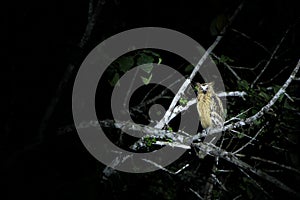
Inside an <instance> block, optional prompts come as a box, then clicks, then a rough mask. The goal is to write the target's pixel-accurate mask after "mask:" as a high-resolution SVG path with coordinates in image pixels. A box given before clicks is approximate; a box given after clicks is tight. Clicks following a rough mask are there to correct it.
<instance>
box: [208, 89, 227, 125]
mask: <svg viewBox="0 0 300 200" xmlns="http://www.w3.org/2000/svg"><path fill="white" fill-rule="evenodd" d="M210 105H211V112H210V116H211V120H212V125H213V127H223V124H224V121H225V118H224V109H223V105H222V101H221V100H220V98H219V97H218V96H217V95H212V99H211V104H210Z"/></svg>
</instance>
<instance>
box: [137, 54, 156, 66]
mask: <svg viewBox="0 0 300 200" xmlns="http://www.w3.org/2000/svg"><path fill="white" fill-rule="evenodd" d="M153 61H154V58H153V57H152V56H149V55H147V54H144V53H141V54H140V56H139V57H138V59H137V63H136V64H137V65H142V64H145V63H153Z"/></svg>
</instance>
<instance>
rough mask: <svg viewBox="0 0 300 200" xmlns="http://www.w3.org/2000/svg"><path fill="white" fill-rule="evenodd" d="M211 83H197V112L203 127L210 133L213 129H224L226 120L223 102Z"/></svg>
mask: <svg viewBox="0 0 300 200" xmlns="http://www.w3.org/2000/svg"><path fill="white" fill-rule="evenodd" d="M213 85H214V84H213V82H211V83H203V84H200V83H197V86H198V97H197V110H198V113H199V117H200V122H201V126H202V128H203V129H205V130H206V131H207V133H209V131H210V130H211V129H214V128H222V127H223V124H224V120H225V116H224V109H223V105H222V101H221V100H220V98H219V97H218V96H217V95H216V93H215V92H214V89H213Z"/></svg>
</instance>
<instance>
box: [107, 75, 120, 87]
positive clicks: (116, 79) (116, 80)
mask: <svg viewBox="0 0 300 200" xmlns="http://www.w3.org/2000/svg"><path fill="white" fill-rule="evenodd" d="M119 79H120V76H119V74H118V73H115V75H114V77H113V78H112V80H109V81H108V82H109V84H110V85H111V86H115V85H116V84H117V83H118V81H119Z"/></svg>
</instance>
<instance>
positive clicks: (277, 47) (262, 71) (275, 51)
mask: <svg viewBox="0 0 300 200" xmlns="http://www.w3.org/2000/svg"><path fill="white" fill-rule="evenodd" d="M291 28H292V26H289V28H288V29H287V30H286V31H285V33H284V34H283V36H282V38H281V40H280V42H279V43H278V44H277V46H276V47H275V49H274V51H273V53H272V54H271V56H270V58H269V60H268V62H267V63H266V65H265V66H264V68H263V69H262V70H261V72H260V73H259V74H258V76H257V77H256V78H255V79H254V81H253V83H252V84H251V88H252V87H253V86H254V85H255V83H256V82H257V81H258V79H259V78H260V77H261V75H262V74H263V73H264V72H265V70H266V69H267V67H268V66H269V65H270V63H271V61H272V60H273V58H274V56H275V54H276V53H277V51H278V49H279V48H280V46H281V44H282V42H283V41H284V39H285V38H286V35H287V34H288V32H289V31H290V30H291Z"/></svg>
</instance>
